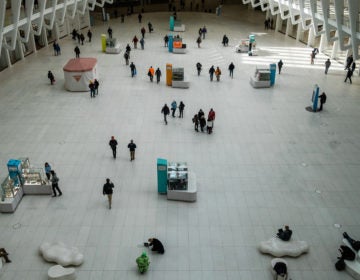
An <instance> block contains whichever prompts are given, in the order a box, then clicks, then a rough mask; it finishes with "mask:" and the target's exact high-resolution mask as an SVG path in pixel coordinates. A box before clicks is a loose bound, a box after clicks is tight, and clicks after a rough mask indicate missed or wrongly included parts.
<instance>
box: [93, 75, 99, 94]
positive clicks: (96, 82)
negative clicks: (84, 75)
mask: <svg viewBox="0 0 360 280" xmlns="http://www.w3.org/2000/svg"><path fill="white" fill-rule="evenodd" d="M94 89H95V94H96V95H98V94H99V81H98V80H97V79H94Z"/></svg>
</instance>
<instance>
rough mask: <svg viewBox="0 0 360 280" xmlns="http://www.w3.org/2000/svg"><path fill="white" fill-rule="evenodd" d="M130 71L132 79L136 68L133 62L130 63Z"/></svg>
mask: <svg viewBox="0 0 360 280" xmlns="http://www.w3.org/2000/svg"><path fill="white" fill-rule="evenodd" d="M130 70H131V77H134V76H135V75H136V66H135V64H134V62H131V63H130Z"/></svg>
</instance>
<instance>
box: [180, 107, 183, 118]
mask: <svg viewBox="0 0 360 280" xmlns="http://www.w3.org/2000/svg"><path fill="white" fill-rule="evenodd" d="M183 117H184V110H180V109H179V118H183Z"/></svg>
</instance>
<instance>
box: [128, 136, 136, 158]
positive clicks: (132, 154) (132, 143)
mask: <svg viewBox="0 0 360 280" xmlns="http://www.w3.org/2000/svg"><path fill="white" fill-rule="evenodd" d="M128 148H129V150H130V161H133V160H135V149H136V144H135V143H134V141H133V140H132V139H131V140H130V143H129V145H128Z"/></svg>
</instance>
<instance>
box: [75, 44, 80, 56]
mask: <svg viewBox="0 0 360 280" xmlns="http://www.w3.org/2000/svg"><path fill="white" fill-rule="evenodd" d="M74 52H75V56H76V58H80V49H79V46H76V47H75V49H74Z"/></svg>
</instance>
